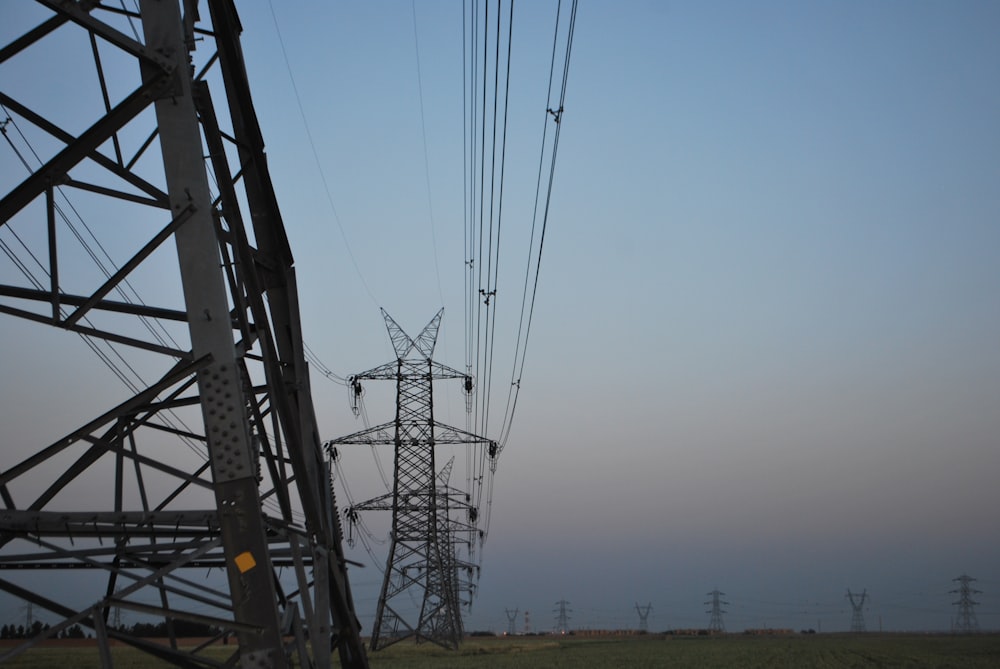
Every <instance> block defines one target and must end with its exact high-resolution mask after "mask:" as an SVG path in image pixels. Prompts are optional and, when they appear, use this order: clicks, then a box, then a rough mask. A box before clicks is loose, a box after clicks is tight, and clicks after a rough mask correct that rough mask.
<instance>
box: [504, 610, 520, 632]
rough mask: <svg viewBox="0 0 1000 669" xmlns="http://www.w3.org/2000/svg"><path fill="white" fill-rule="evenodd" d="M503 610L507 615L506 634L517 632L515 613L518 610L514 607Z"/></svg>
mask: <svg viewBox="0 0 1000 669" xmlns="http://www.w3.org/2000/svg"><path fill="white" fill-rule="evenodd" d="M503 612H504V613H505V614H506V615H507V636H514V635H515V634H517V614H518V610H517V609H514V610H513V611H511V610H510V609H504V610H503Z"/></svg>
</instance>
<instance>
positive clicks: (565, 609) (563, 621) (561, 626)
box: [552, 599, 573, 634]
mask: <svg viewBox="0 0 1000 669" xmlns="http://www.w3.org/2000/svg"><path fill="white" fill-rule="evenodd" d="M556 607H558V608H555V609H553V610H552V612H553V613H555V614H556V631H557V632H558V633H559V634H565V633H566V632H568V631H569V619H570V615H569V614H570V613H572V612H573V611H572V609H570V608H569V602H567V601H566V600H565V599H560V600H559V601H558V602H556Z"/></svg>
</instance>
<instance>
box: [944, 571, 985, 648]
mask: <svg viewBox="0 0 1000 669" xmlns="http://www.w3.org/2000/svg"><path fill="white" fill-rule="evenodd" d="M952 580H953V581H958V590H951V592H953V593H955V594H957V595H958V601H957V602H952V604H953V605H954V606H957V607H958V620H957V621H956V622H955V630H954V631H956V632H958V633H959V634H972V633H974V632H978V631H979V621H978V620H976V611H975V606H976V604H978V603H979V602H977V601H973V599H972V595H978V594H980V593H982V590H974V589H973V588H972V587H971V586H970V585H969V584H970V583H972V582H973V581H975V580H976V579H974V578H972V577H971V576H966V575H965V574H962V575H961V576H959V577H958V578H953V579H952Z"/></svg>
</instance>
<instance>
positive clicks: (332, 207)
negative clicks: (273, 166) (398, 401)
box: [267, 0, 380, 306]
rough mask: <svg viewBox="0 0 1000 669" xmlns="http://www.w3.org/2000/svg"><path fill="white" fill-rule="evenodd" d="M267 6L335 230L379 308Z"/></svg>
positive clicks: (279, 33) (275, 24) (355, 269)
mask: <svg viewBox="0 0 1000 669" xmlns="http://www.w3.org/2000/svg"><path fill="white" fill-rule="evenodd" d="M267 4H268V7H269V8H270V9H271V19H272V20H273V21H274V32H275V34H276V35H277V36H278V44H279V46H280V47H281V56H282V58H283V59H284V61H285V69H286V70H287V71H288V80H289V82H291V85H292V93H293V94H294V95H295V104H296V105H297V106H298V109H299V116H300V117H301V119H302V126H303V128H304V129H305V132H306V138H307V139H308V140H309V148H310V150H311V151H312V156H313V161H314V162H315V163H316V173H317V174H319V178H320V181H321V182H322V184H323V192H324V193H326V201H327V203H328V204H329V205H330V212H331V213H332V214H333V220H334V222H335V223H336V224H337V229H338V230H339V231H340V238H341V239H342V240H343V242H344V249H345V250H346V251H347V256H348V257H349V258H350V259H351V264H352V265H353V266H354V271H355V272H356V273H357V275H358V278H359V279H360V280H361V285H362V286H364V289H365V292H366V293H368V297H370V298H371V300H372V302H374V303H375V306H380V305H379V301H378V299H377V298H376V297H375V294H374V293H373V292H372V289H371V287H370V286H369V285H368V282H367V281H366V280H365V275H364V273H362V271H361V266H360V265H359V264H358V261H357V259H356V258H355V257H354V252H353V251H352V250H351V243H350V242H349V241H347V233H346V232H345V231H344V226H343V224H342V223H341V221H340V215H339V214H338V213H337V207H336V205H335V204H334V203H333V193H332V192H331V190H330V184H329V182H327V180H326V173H325V172H324V171H323V163H322V162H321V161H320V159H319V151H317V149H316V142H315V140H313V135H312V131H311V130H310V129H309V120H308V119H307V118H306V112H305V108H304V107H303V106H302V98H301V96H300V95H299V87H298V86H296V85H295V75H293V74H292V65H291V61H289V59H288V51H287V50H286V49H285V40H284V39H283V38H282V36H281V28H280V27H279V26H278V16H277V14H276V13H275V11H274V3H273V2H271V1H270V0H268V3H267Z"/></svg>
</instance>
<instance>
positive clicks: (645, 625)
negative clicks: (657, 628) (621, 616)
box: [635, 602, 653, 632]
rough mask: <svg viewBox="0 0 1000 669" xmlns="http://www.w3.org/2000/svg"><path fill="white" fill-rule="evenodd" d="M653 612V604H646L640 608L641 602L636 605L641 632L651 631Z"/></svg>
mask: <svg viewBox="0 0 1000 669" xmlns="http://www.w3.org/2000/svg"><path fill="white" fill-rule="evenodd" d="M652 610H653V605H652V604H646V605H645V606H639V602H636V603H635V612H636V613H638V614H639V631H640V632H648V631H649V612H650V611H652Z"/></svg>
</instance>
